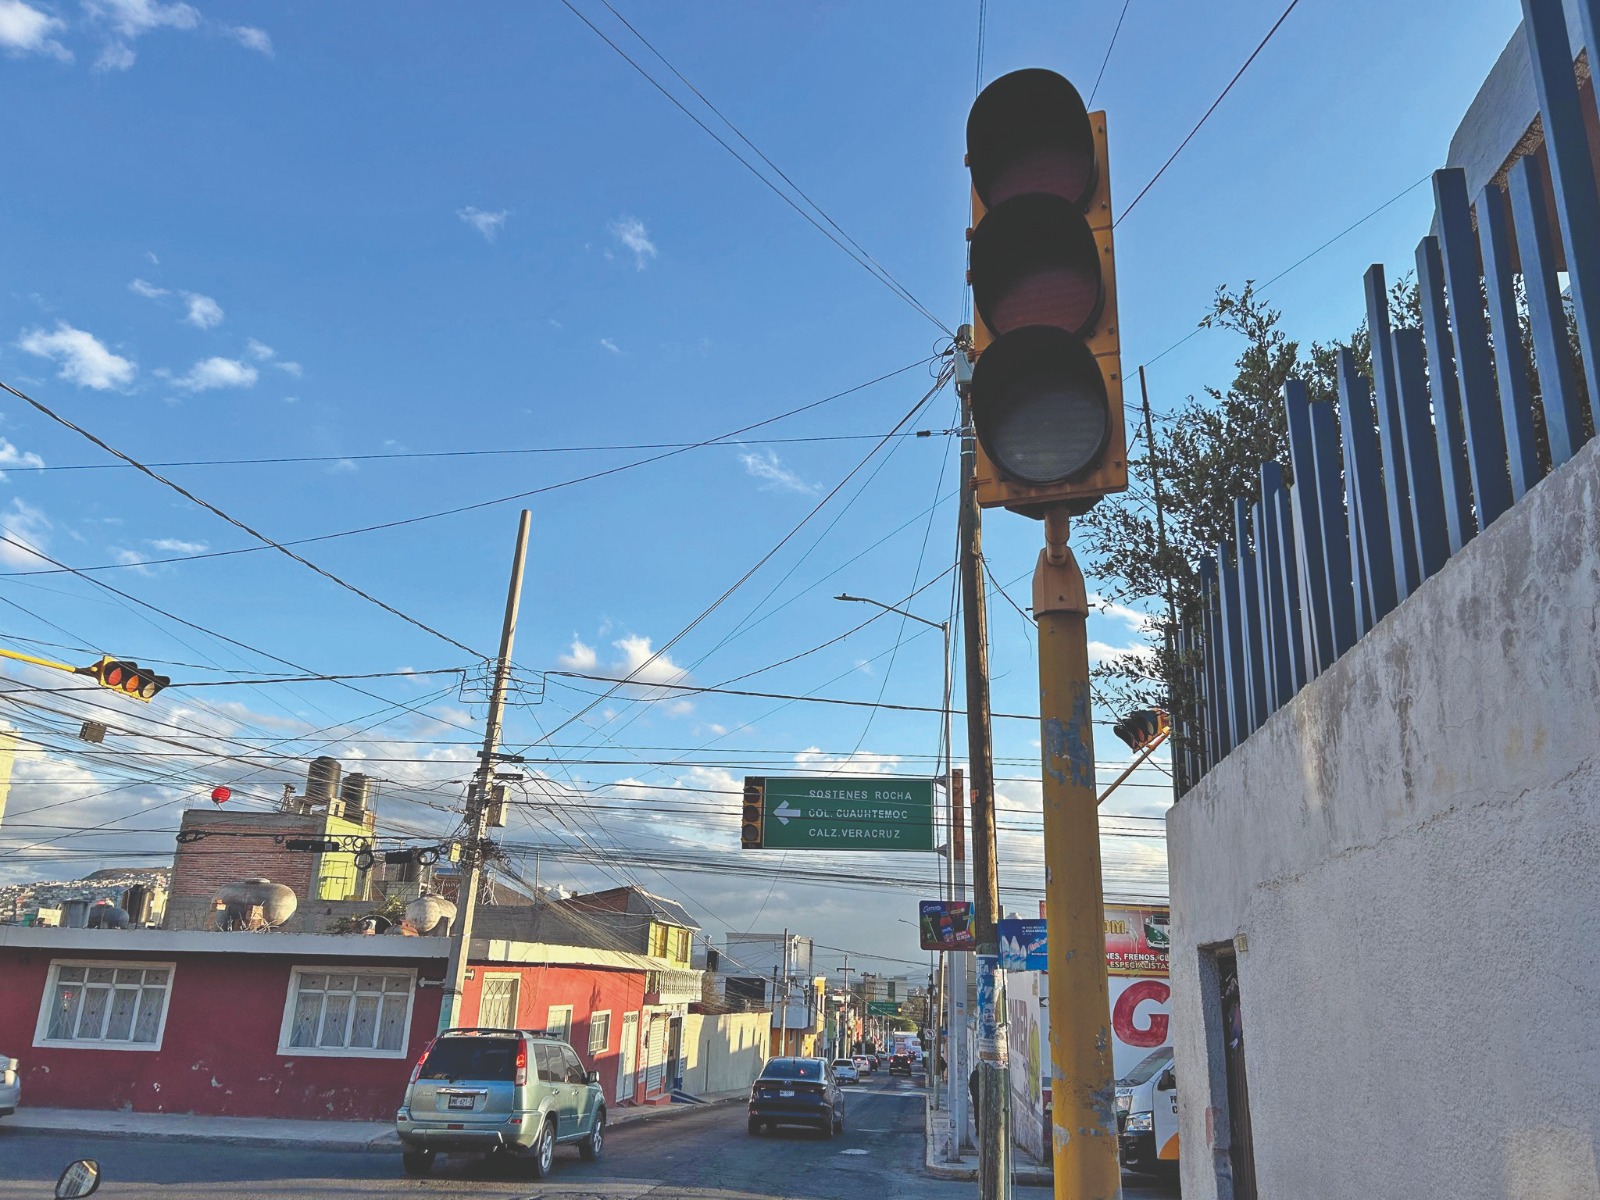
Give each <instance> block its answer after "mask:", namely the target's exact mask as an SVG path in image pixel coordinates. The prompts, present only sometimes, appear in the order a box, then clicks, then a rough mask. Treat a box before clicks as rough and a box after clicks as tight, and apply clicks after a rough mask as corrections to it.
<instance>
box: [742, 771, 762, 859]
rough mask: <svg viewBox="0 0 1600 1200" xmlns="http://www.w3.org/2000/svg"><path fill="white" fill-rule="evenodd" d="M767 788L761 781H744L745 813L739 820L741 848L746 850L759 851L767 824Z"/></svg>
mask: <svg viewBox="0 0 1600 1200" xmlns="http://www.w3.org/2000/svg"><path fill="white" fill-rule="evenodd" d="M765 806H766V788H765V787H764V786H763V781H762V780H761V779H758V778H755V777H754V776H746V777H745V781H744V812H743V814H742V815H741V817H740V819H739V846H740V848H741V849H744V850H759V849H761V843H762V840H763V837H762V831H763V829H764V828H765V823H766V812H765Z"/></svg>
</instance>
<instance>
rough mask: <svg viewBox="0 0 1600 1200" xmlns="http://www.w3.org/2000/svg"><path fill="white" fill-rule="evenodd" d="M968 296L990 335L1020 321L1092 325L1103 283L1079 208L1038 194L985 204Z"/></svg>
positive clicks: (1083, 328)
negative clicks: (996, 203) (987, 208)
mask: <svg viewBox="0 0 1600 1200" xmlns="http://www.w3.org/2000/svg"><path fill="white" fill-rule="evenodd" d="M972 303H973V307H974V308H976V309H977V310H978V316H979V317H981V318H982V319H983V323H984V324H985V325H987V326H988V327H989V331H990V332H991V333H993V334H994V335H995V336H996V337H1001V336H1004V335H1005V334H1007V333H1009V332H1010V331H1011V330H1013V329H1021V328H1022V327H1023V326H1026V325H1059V326H1060V327H1061V328H1062V329H1065V330H1068V331H1070V332H1072V333H1080V334H1081V333H1084V332H1087V331H1088V330H1090V329H1092V328H1093V327H1094V323H1095V322H1096V321H1098V320H1099V319H1100V312H1101V309H1102V308H1103V307H1104V304H1105V284H1104V281H1103V280H1102V278H1101V270H1100V248H1099V246H1098V245H1097V244H1096V242H1095V239H1094V234H1093V233H1092V232H1091V231H1090V229H1089V223H1088V222H1087V221H1086V220H1084V217H1083V214H1082V213H1080V212H1079V211H1078V210H1077V209H1076V208H1075V207H1073V206H1072V205H1071V204H1069V203H1068V202H1067V201H1065V200H1063V199H1062V198H1061V197H1060V196H1050V195H1045V194H1043V193H1031V194H1029V195H1026V196H1017V197H1015V198H1014V199H1011V200H1007V201H1006V202H1005V203H1004V204H1001V205H998V206H997V207H995V208H992V209H990V210H989V212H988V213H987V214H986V215H985V216H984V218H983V221H982V222H981V223H980V224H979V225H978V228H977V229H975V230H974V231H973V234H972Z"/></svg>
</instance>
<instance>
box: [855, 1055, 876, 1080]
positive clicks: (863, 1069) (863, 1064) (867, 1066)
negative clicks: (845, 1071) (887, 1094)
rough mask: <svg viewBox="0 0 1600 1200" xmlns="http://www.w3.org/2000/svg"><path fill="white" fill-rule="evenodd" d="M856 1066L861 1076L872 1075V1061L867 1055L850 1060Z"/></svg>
mask: <svg viewBox="0 0 1600 1200" xmlns="http://www.w3.org/2000/svg"><path fill="white" fill-rule="evenodd" d="M850 1061H851V1062H853V1063H855V1064H856V1073H857V1074H859V1075H870V1074H872V1059H871V1057H870V1056H868V1055H865V1054H858V1055H856V1056H855V1057H854V1058H852V1059H851V1060H850Z"/></svg>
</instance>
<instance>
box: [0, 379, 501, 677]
mask: <svg viewBox="0 0 1600 1200" xmlns="http://www.w3.org/2000/svg"><path fill="white" fill-rule="evenodd" d="M0 388H3V389H5V390H6V391H8V392H10V393H11V394H12V395H13V396H15V397H16V398H17V399H18V400H21V401H23V402H24V403H26V404H29V405H32V406H33V408H35V409H36V410H37V411H39V412H40V413H42V414H43V415H44V416H47V417H49V418H50V419H51V420H52V421H54V422H56V424H58V425H61V426H63V427H65V428H67V429H70V430H72V432H74V433H76V434H78V435H79V436H81V437H83V438H85V439H87V440H88V441H90V442H93V443H94V444H95V445H96V446H99V447H100V449H102V450H104V451H105V452H106V453H107V454H110V455H112V456H114V457H116V458H120V459H121V460H122V461H123V462H125V463H127V464H128V465H129V466H131V467H135V468H137V469H138V470H139V471H140V472H141V473H143V474H145V475H148V476H149V477H150V478H151V479H154V480H155V481H156V482H157V483H160V484H164V485H166V486H167V487H169V488H171V489H172V490H173V491H175V492H177V493H178V495H180V496H182V497H183V498H184V499H185V500H188V501H190V502H191V503H193V504H197V505H199V506H200V507H201V508H203V509H205V510H206V511H207V512H209V513H211V514H212V515H213V516H217V517H220V518H222V519H223V520H224V521H226V522H227V523H228V524H229V525H232V526H233V527H234V528H236V529H241V530H243V531H244V532H245V533H248V534H249V535H250V536H251V537H253V538H255V539H256V540H257V541H259V542H262V543H264V544H265V545H267V546H270V547H271V548H272V549H274V550H276V551H278V552H279V553H280V554H283V555H286V556H287V557H289V558H291V559H293V560H294V561H295V562H297V563H299V564H300V565H301V566H302V567H306V568H307V569H309V570H311V571H314V572H315V573H316V574H318V575H321V576H322V577H323V578H324V579H326V580H328V581H329V582H331V583H335V584H337V585H338V586H340V587H342V588H344V589H345V590H346V591H347V592H351V593H354V594H355V595H357V596H359V597H361V599H363V600H365V601H367V603H369V604H375V605H377V607H379V608H381V609H383V611H384V612H386V613H389V614H391V615H392V616H396V617H399V618H400V619H401V620H402V621H404V622H406V623H407V624H408V625H414V626H416V627H417V628H418V629H420V630H422V631H423V632H424V633H429V634H432V635H433V636H434V637H436V638H438V639H439V640H440V641H442V642H446V643H448V644H449V645H451V646H454V647H455V648H456V649H457V650H463V651H465V652H466V653H468V654H470V655H472V656H473V657H475V658H483V657H484V656H483V655H482V654H479V653H478V652H477V651H476V650H474V649H473V648H472V647H471V646H469V645H467V644H466V643H465V642H460V641H457V640H456V639H455V638H453V637H451V636H450V635H449V634H447V633H441V632H439V630H437V629H435V628H434V627H433V626H432V625H429V624H427V623H426V622H424V621H419V620H418V619H417V618H416V617H413V616H412V615H411V614H409V613H405V612H401V611H400V610H399V609H398V608H396V607H394V605H392V604H388V603H386V602H384V601H382V600H379V599H378V598H377V597H376V596H374V595H372V594H371V593H370V592H366V591H363V590H362V589H361V588H359V587H357V586H356V585H355V584H353V583H350V582H348V581H347V580H344V579H342V578H340V577H339V576H338V575H335V574H334V573H333V572H332V571H329V570H327V569H325V568H323V567H319V566H318V565H317V564H316V563H314V562H312V561H311V560H310V559H309V558H306V557H304V556H303V555H300V554H296V553H295V552H294V551H293V550H291V549H289V548H288V547H287V546H285V545H283V544H282V543H281V542H277V541H274V540H273V539H272V538H270V537H268V536H267V535H266V534H264V533H261V532H260V531H259V530H256V529H254V528H252V527H251V526H249V525H246V524H245V523H244V522H243V521H241V520H239V519H238V518H237V517H234V516H230V515H229V514H228V513H225V512H223V511H222V509H220V508H218V507H217V506H216V505H215V504H212V503H211V502H210V501H209V500H202V499H201V498H200V497H199V496H196V495H195V494H194V493H193V492H191V491H189V489H188V488H186V487H184V486H183V485H182V484H180V483H175V482H174V481H173V480H171V479H168V478H167V477H166V476H165V475H163V474H161V472H159V471H157V470H155V469H154V468H152V467H147V466H145V464H144V463H142V462H140V461H139V460H138V459H136V458H133V457H131V456H129V455H127V454H124V453H123V452H122V451H121V450H118V449H117V448H116V447H115V446H113V445H111V444H110V443H109V442H107V441H105V440H104V439H102V438H100V437H98V436H96V435H95V434H92V433H90V432H89V431H88V430H87V429H85V428H83V426H81V425H78V424H75V423H74V422H72V421H70V420H68V419H67V418H66V417H64V416H62V415H61V414H60V413H58V412H56V411H55V410H54V409H52V408H50V407H49V406H48V405H45V404H42V403H40V402H39V401H38V400H35V399H34V398H33V397H32V396H30V395H28V394H27V393H26V392H20V391H18V390H17V389H16V388H14V387H12V386H11V385H10V384H9V383H6V382H4V381H0Z"/></svg>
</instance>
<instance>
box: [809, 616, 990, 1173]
mask: <svg viewBox="0 0 1600 1200" xmlns="http://www.w3.org/2000/svg"><path fill="white" fill-rule="evenodd" d="M834 599H835V600H848V601H851V602H853V603H856V604H871V605H874V606H876V607H878V608H881V609H883V610H884V611H885V612H892V613H898V614H899V615H900V616H902V617H908V618H910V619H911V620H913V621H917V622H920V623H921V624H923V625H927V626H930V627H931V628H933V629H937V630H938V631H939V632H940V633H941V634H942V635H943V637H944V657H943V666H944V703H943V706H942V707H943V710H944V798H945V811H946V819H947V821H948V828H949V830H950V836H949V839H948V843H947V848H946V854H945V863H946V867H947V870H948V878H949V884H950V898H951V899H952V900H964V899H966V895H967V883H966V876H965V874H964V873H963V872H962V871H961V870H960V869H958V867H957V865H956V834H955V830H956V791H955V768H954V765H953V763H952V750H953V746H952V744H951V720H950V701H951V683H950V622H949V621H930V620H929V619H928V618H927V617H919V616H917V614H916V613H914V612H907V611H906V610H905V609H903V608H896V607H895V606H894V605H893V604H885V603H884V602H883V601H882V600H873V599H870V598H869V597H867V596H852V595H850V594H849V593H848V592H841V593H840V594H839V595H837V596H835V597H834ZM946 962H947V964H948V968H949V970H948V973H947V976H946V986H945V1017H946V1020H947V1021H948V1022H949V1027H950V1032H949V1035H948V1036H949V1039H950V1053H949V1054H948V1056H947V1057H946V1062H945V1074H946V1079H945V1086H946V1089H947V1093H948V1097H949V1100H948V1103H949V1109H950V1146H949V1149H948V1155H947V1157H948V1160H949V1161H950V1162H955V1161H956V1160H958V1159H959V1158H960V1157H961V1145H962V1143H963V1142H965V1141H966V1140H967V1093H966V1071H965V1070H964V1069H963V1068H964V1065H965V1063H966V1057H967V1054H966V1038H965V1037H964V1036H963V1034H964V1031H963V1030H962V1028H961V1011H962V1009H964V1008H965V1007H966V999H967V960H966V959H965V958H964V957H962V956H961V955H960V954H950V955H947V956H946ZM934 1046H935V1048H937V1046H938V1038H937V1037H936V1038H935V1039H934Z"/></svg>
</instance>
